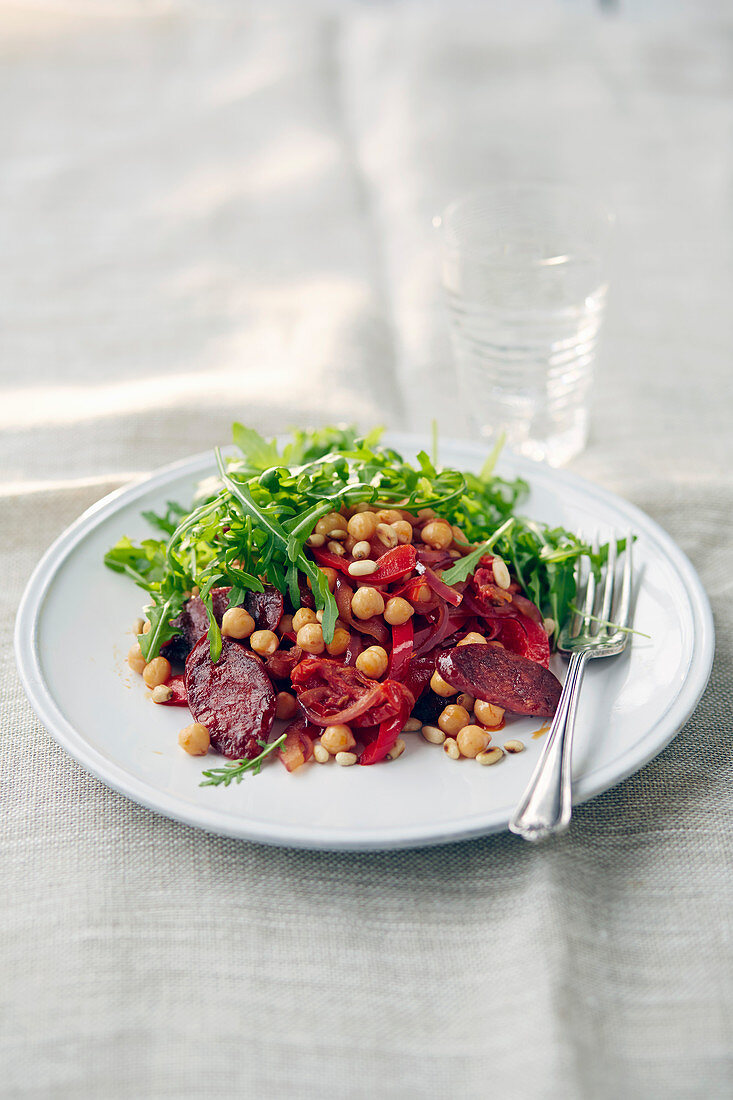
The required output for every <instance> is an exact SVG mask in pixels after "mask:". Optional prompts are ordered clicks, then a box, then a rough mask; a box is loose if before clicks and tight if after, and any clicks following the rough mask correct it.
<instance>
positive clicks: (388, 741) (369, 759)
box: [359, 704, 411, 764]
mask: <svg viewBox="0 0 733 1100" xmlns="http://www.w3.org/2000/svg"><path fill="white" fill-rule="evenodd" d="M410 709H411V708H410V707H409V706H408V705H407V704H404V706H403V707H402V708H401V709H400V712H399V714H397V715H396V716H395V717H394V718H387V719H385V721H384V722H382V724H381V726H380V727H379V733H378V734H377V739H376V741H372V743H371V745H367V747H366V748H365V749H364V751H363V753H362V754H361V756H360V757H359V763H360V764H377V763H378V762H379V761H380V760H384V758H385V756H386V755H387V753H388V752H389V750H390V749H393V748H394V746H395V742H396V741H397V738H398V737H399V735H400V734H401V733H402V730H403V728H404V725H405V722H406V721H407V719H408V717H409V715H410Z"/></svg>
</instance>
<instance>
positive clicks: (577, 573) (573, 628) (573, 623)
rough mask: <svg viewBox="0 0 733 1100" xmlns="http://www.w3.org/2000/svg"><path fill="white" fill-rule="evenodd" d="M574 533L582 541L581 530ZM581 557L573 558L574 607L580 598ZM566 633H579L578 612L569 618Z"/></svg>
mask: <svg viewBox="0 0 733 1100" xmlns="http://www.w3.org/2000/svg"><path fill="white" fill-rule="evenodd" d="M575 534H576V537H577V539H578V541H579V542H583V541H584V539H583V533H582V531H576V532H575ZM582 557H583V555H582V554H580V555H579V556H578V557H577V558H576V559H575V570H574V573H573V576H574V579H575V606H576V607H577V606H578V600H579V599H580V582H581V580H582V574H583V570H582V568H581V561H582ZM568 633H569V635H570V636H571V637H575V635H576V634H579V633H580V614H579V613H578V614H573V617H572V618H571V619H570V623H569V627H568Z"/></svg>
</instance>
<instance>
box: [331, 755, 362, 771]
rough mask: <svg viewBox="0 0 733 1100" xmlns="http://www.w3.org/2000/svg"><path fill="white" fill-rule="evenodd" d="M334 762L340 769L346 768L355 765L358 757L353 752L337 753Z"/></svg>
mask: <svg viewBox="0 0 733 1100" xmlns="http://www.w3.org/2000/svg"><path fill="white" fill-rule="evenodd" d="M334 760H335V761H336V763H337V764H340V765H341V767H342V768H348V767H350V766H351V765H352V764H355V763H356V761H357V760H358V757H357V755H356V753H355V752H337V753H336V755H335V757H334Z"/></svg>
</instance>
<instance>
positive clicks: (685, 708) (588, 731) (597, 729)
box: [15, 436, 714, 850]
mask: <svg viewBox="0 0 733 1100" xmlns="http://www.w3.org/2000/svg"><path fill="white" fill-rule="evenodd" d="M390 442H391V443H393V445H394V446H396V447H397V448H398V449H399V450H402V451H403V452H404V453H405V454H406V455H409V454H414V452H415V451H416V450H418V449H419V448H420V446H422V443H423V441H421V440H418V439H415V438H414V437H406V436H392V437H390ZM484 455H485V451H484V449H483V448H480V447H478V446H474V445H468V444H454V443H448V442H446V443H444V444H443V445H442V447H441V457H442V460H443V461H444V462H445V463H446V464H450V465H454V466H459V467H463V468H471V467H473V468H478V467H479V466H480V464H481V462H482V461H483V458H484ZM212 467H213V461H212V456H211V454H204V455H197V456H196V457H193V458H191V459H187V460H186V461H184V462H180V463H177V464H175V465H173V466H169V467H166V468H165V469H163V470H161V471H160V472H159V473H156V474H154V475H153V476H152V477H150V478H147V479H146V480H145V481H143V482H140V483H138V484H136V485H132V486H131V487H129V488H126V489H121V490H119V491H118V492H116V493H112V494H111V495H110V496H107V497H105V498H104V499H103V500H101V501H99V503H98V504H95V505H94V507H92V508H90V509H89V511H87V512H85V513H84V515H83V516H81V517H80V518H79V519H78V520H77V521H76V523H74V524H72V526H71V527H70V528H69V529H68V530H67V531H66V532H65V533H64V534H63V535H61V537H60V538H59V539H58V540H57V541H56V542H55V543H54V545H53V546H52V547H51V549H50V550H49V551H48V553H47V554H46V555H45V556H44V558H43V560H42V561H41V563H40V564H39V566H38V568H37V569H36V571H35V573H34V574H33V576H32V577H31V580H30V581H29V583H28V587H27V589H26V591H25V594H24V596H23V600H22V602H21V606H20V610H19V612H18V619H17V623H16V637H15V644H16V654H17V660H18V667H19V669H20V675H21V678H22V680H23V683H24V685H25V689H26V691H27V693H28V697H29V699H30V701H31V703H32V705H33V707H34V709H35V711H36V713H37V714H38V716H39V718H40V719H41V721H42V722H43V723H44V724H45V725H46V727H47V728H48V729H49V731H50V732H51V734H52V735H53V736H54V737H55V738H56V740H57V741H58V742H59V744H61V745H62V746H63V747H64V748H65V749H66V750H67V751H68V752H70V753H71V755H72V756H74V757H75V758H76V759H77V760H78V761H79V763H80V764H82V766H83V767H85V768H87V769H88V770H89V771H90V772H93V773H94V774H95V775H96V776H98V777H99V778H100V779H101V780H102V781H103V782H104V783H107V784H108V785H109V786H110V787H114V788H115V789H116V790H118V791H121V792H122V793H123V794H125V795H127V796H128V797H129V798H131V799H133V800H134V801H135V802H139V803H141V804H142V805H144V806H148V807H150V809H153V810H156V811H157V812H158V813H161V814H165V815H166V816H168V817H172V818H176V819H177V820H179V821H184V822H187V823H188V824H190V825H197V826H200V827H201V828H203V829H208V830H210V831H212V832H215V833H221V834H226V835H229V836H235V837H244V838H247V839H249V840H256V841H260V842H262V843H268V844H282V845H289V846H293V847H304V848H327V849H337V848H338V849H347V850H359V849H380V848H400V847H410V846H418V845H426V844H440V843H444V842H447V841H452V840H459V839H461V838H464V837H473V836H480V835H482V834H485V833H490V832H495V831H498V830H502V829H505V828H506V826H507V822H508V820H509V816H510V814H511V812H512V809H513V807H514V805H515V803H516V801H517V799H518V798H519V795H520V794H521V792H522V790H523V788H524V785H525V783H526V782H527V780H528V778H529V776H530V773H531V771H532V769H533V767H534V765H535V763H536V760H537V757H538V755H539V753H540V750H541V748H542V743H543V741H542V737H541V736H540V737H534V736H533V733H534V732H535V731H537V730H538V729H539V727H540V726H541V721H540V720H538V719H536V718H535V719H532V718H513V719H511V720H510V721H509V722H508V723H507V729H506V733H505V735H504V737H505V738H506V737H518V738H520V739H521V740H522V741H524V743H525V745H526V747H527V751H526V752H523V753H521V754H520V755H516V756H510V757H506V758H505V759H503V760H501V761H500V763H499V764H497V765H495V766H494V767H491V768H482V767H480V766H477V765H476V764H474V763H473V762H471V761H468V760H463V761H459V762H454V761H451V760H449V759H448V758H447V757H446V756H445V754H444V753H443V751H442V750H441V749H440V748H439V747H436V746H433V745H429V744H427V743H426V742H425V741H423V739H422V738H421V737H420V736H419V735H412V736H410V735H408V736H407V741H408V747H407V751H406V752H405V753H404V754H403V755H402V756H401V757H400V758H399V760H397V761H394V762H392V763H389V764H383V765H378V766H375V767H371V768H359V767H355V768H340V767H338V766H336V765H328V766H325V767H322V766H318V765H315V764H314V765H313V766H309V767H305V768H302V769H300V771H298V772H295V773H294V774H292V775H289V774H288V773H287V772H286V771H285V769H284V768H283V767H282V766H281V765H280V764H279V762H278V761H273V762H272V763H271V764H269V765H268V766H266V767H265V768H263V770H262V773H261V774H260V775H259V776H247V777H245V779H244V780H243V782H242V783H241V784H239V785H232V786H231V787H230V788H228V789H224V788H211V787H199V785H198V784H199V780H200V775H201V771H202V768H204V767H211V766H212V764H218V763H220V762H222V761H221V760H220V758H217V757H208V758H207V759H206V761H205V763H204V762H203V761H202V759H201V758H200V757H199V758H196V757H190V756H187V755H186V754H185V753H184V752H182V751H181V749H180V748H179V747H178V745H177V740H176V735H177V731H178V729H179V728H180V726H181V725H183V724H184V721H185V716H186V714H187V712H186V711H185V710H181V709H178V708H165V707H156V706H155V704H153V703H151V701H150V698H149V693H148V692H147V691H146V689H145V688H144V686H143V684H142V681H141V679H140V678H139V677H138V676H135V675H133V674H132V673H130V671H129V670H128V668H127V665H126V663H125V660H124V658H125V654H126V652H127V650H128V648H129V646H130V645H131V644H132V641H133V639H132V637H131V634H130V630H131V624H132V623H133V622H134V620H135V619H136V618H137V616H138V615H139V614H140V609H141V604H142V602H143V601H144V593H142V592H141V591H140V590H139V589H137V588H136V587H135V586H134V585H133V584H132V582H131V581H130V580H128V579H127V578H126V577H124V576H120V575H119V574H116V573H112V572H111V571H110V570H108V569H106V568H105V567H104V565H103V564H102V557H103V555H104V553H105V551H106V550H107V549H108V548H109V547H110V546H112V545H113V544H114V543H115V542H116V541H117V539H118V538H120V536H122V535H129V536H130V537H131V538H134V539H137V538H141V537H146V536H147V535H149V534H150V529H149V528H148V526H147V524H146V523H145V521H144V520H143V519H142V518H141V516H140V512H141V511H142V510H143V509H149V508H153V509H161V508H162V507H163V506H164V503H165V501H167V500H179V501H181V502H182V503H183V504H187V503H188V502H189V501H190V498H191V496H192V491H193V489H194V486H195V485H196V483H197V482H198V481H199V480H200V479H201V478H202V477H204V476H206V475H208V474H209V473H211V472H212ZM499 472H500V473H502V474H503V475H505V476H509V477H512V476H516V475H521V476H522V477H524V478H526V479H527V480H528V481H529V482H530V485H531V497H530V500H529V502H528V503H527V504H526V506H525V511H526V513H527V514H528V515H531V516H533V517H534V518H536V519H540V520H545V521H549V522H551V523H553V524H561V525H563V526H566V527H568V528H571V529H576V530H584V531H593V530H596V529H597V528H600V529H601V531H610V530H612V529H616V530H619V531H623V530H625V529H627V528H628V527H629V526H631V527H632V528H633V530H634V531H635V532H636V534H637V535H638V542H637V544H636V547H635V566H636V579H637V591H638V594H637V598H636V612H635V620H634V625H635V626H636V627H637V629H638V630H640V631H644V632H645V633H647V634H649V635H651V640H649V641H647V640H646V639H645V638H641V637H638V636H634V637H633V638H632V640H631V644H630V645H629V646H628V647H627V649H626V652H625V653H624V654H623V655H621V656H620V657H615V658H612V659H609V660H606V661H593V662H592V663H591V665H590V666H589V669H588V672H587V675H586V679H585V683H584V685H583V691H582V693H581V701H580V707H579V714H578V725H577V730H576V742H575V752H574V768H573V771H574V776H575V789H574V794H575V801H576V802H583V801H585V800H586V799H588V798H592V797H593V795H596V794H599V793H600V792H601V791H605V790H607V789H608V788H609V787H612V786H613V785H614V784H615V783H618V782H619V781H620V780H622V779H624V778H625V777H626V776H628V775H631V774H632V772H635V771H637V770H638V769H639V768H641V767H642V766H643V765H644V764H646V763H647V761H649V760H651V759H652V757H654V756H655V755H656V754H657V753H659V752H660V751H661V749H663V748H664V746H665V745H666V744H667V743H668V742H669V741H670V740H671V739H672V737H674V735H675V733H676V732H677V731H678V730H679V729H680V728H681V727H682V725H683V724H684V723H685V721H686V720H687V719H688V718H689V716H690V715H691V714H692V712H693V710H694V709H695V706H696V705H697V702H698V700H699V698H700V695H701V694H702V692H703V690H704V688H705V685H706V683H707V680H708V676H709V674H710V668H711V664H712V658H713V645H714V640H713V625H712V617H711V614H710V607H709V605H708V601H707V597H706V595H705V592H704V591H703V588H702V586H701V584H700V581H699V579H698V577H697V575H696V573H695V571H694V570H693V568H692V566H691V565H690V563H689V561H688V560H687V558H686V557H685V556H684V554H683V553H682V552H681V551H680V550H679V549H678V547H677V546H675V544H674V543H673V542H672V541H671V539H670V538H669V536H668V535H666V534H665V533H664V531H662V530H661V528H659V527H658V526H657V524H656V523H654V522H653V521H652V520H651V519H649V517H648V516H646V515H644V513H643V512H640V511H639V510H638V509H637V508H634V507H633V506H632V505H630V504H627V503H625V502H624V501H622V500H620V499H619V498H618V497H615V496H613V495H612V494H611V493H608V492H605V491H604V490H602V489H599V488H597V487H596V486H594V485H591V484H590V483H588V482H586V481H584V480H582V479H581V478H579V477H576V476H574V475H572V474H569V473H565V472H562V471H557V470H551V469H549V468H548V467H545V466H541V465H538V464H536V463H533V462H530V461H528V460H526V459H521V458H518V457H514V456H505V457H504V460H503V462H502V463H501V468H500V471H499ZM554 660H555V671H556V672H558V674H559V675H561V676H562V675H563V672H564V668H563V662H562V661H561V660H560V659H559V658H555V659H554Z"/></svg>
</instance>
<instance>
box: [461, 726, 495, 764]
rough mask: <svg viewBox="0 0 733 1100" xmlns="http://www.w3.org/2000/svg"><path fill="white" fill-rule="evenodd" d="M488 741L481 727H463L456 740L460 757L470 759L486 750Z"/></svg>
mask: <svg viewBox="0 0 733 1100" xmlns="http://www.w3.org/2000/svg"><path fill="white" fill-rule="evenodd" d="M490 740H491V737H490V736H489V734H488V733H487V732H486V730H485V729H482V728H481V726H464V727H463V729H462V730H459V731H458V736H457V738H456V741H457V742H458V748H459V749H460V752H461V756H470V757H471V759H474V758H475V757H476V756H478V754H479V753H480V752H483V751H484V749H486V748H488V744H489V741H490Z"/></svg>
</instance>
